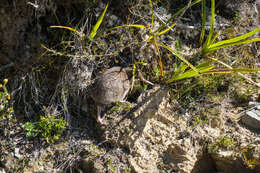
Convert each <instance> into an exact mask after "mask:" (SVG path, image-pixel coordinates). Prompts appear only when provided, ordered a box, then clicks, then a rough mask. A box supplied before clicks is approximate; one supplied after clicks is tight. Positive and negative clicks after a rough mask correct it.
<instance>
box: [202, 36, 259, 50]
mask: <svg viewBox="0 0 260 173" xmlns="http://www.w3.org/2000/svg"><path fill="white" fill-rule="evenodd" d="M258 41H260V38H253V39H248V40H242V41H238V42H234V43H228V44H223V45H220V46H214V47H210V48H207V49H206V50H205V53H206V54H207V53H210V52H212V51H215V50H218V49H221V48H224V47H228V46H236V45H240V44H247V43H252V42H258Z"/></svg>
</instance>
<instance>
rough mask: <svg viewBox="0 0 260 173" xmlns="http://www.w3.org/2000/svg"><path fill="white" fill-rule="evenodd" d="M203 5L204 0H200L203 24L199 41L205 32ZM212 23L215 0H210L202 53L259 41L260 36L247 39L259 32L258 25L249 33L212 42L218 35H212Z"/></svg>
mask: <svg viewBox="0 0 260 173" xmlns="http://www.w3.org/2000/svg"><path fill="white" fill-rule="evenodd" d="M205 6H206V0H202V11H203V12H202V26H203V28H202V32H201V37H200V38H201V42H202V40H203V39H204V33H205V21H206V12H205ZM214 25H215V0H211V25H210V31H209V35H208V36H207V39H206V41H205V43H204V45H203V47H202V54H203V55H206V54H209V53H211V52H213V51H216V50H218V49H221V48H224V47H228V46H235V45H240V44H247V43H252V42H258V41H260V38H253V39H248V38H249V37H251V36H252V35H254V34H256V33H257V32H260V27H258V28H256V29H255V30H253V31H251V32H249V33H246V34H244V35H241V36H237V37H234V38H232V39H228V40H223V41H219V42H217V43H214V42H215V39H216V38H217V37H218V34H216V35H215V36H214V37H213V32H214Z"/></svg>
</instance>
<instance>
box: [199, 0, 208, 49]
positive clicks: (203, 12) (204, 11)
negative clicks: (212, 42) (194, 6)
mask: <svg viewBox="0 0 260 173" xmlns="http://www.w3.org/2000/svg"><path fill="white" fill-rule="evenodd" d="M201 8H202V10H201V11H202V12H201V20H202V28H201V33H200V44H202V43H203V40H204V36H205V30H206V17H207V16H206V0H202V1H201Z"/></svg>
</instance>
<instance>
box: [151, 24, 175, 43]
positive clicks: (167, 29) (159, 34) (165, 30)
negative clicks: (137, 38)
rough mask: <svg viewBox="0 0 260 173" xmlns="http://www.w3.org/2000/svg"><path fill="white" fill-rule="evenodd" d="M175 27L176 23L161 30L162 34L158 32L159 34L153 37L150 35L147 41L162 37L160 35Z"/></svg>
mask: <svg viewBox="0 0 260 173" xmlns="http://www.w3.org/2000/svg"><path fill="white" fill-rule="evenodd" d="M175 25H176V23H174V24H173V25H172V26H170V27H168V28H166V29H165V30H163V31H162V32H159V33H157V34H155V35H151V36H150V37H149V38H148V41H150V40H151V39H152V38H153V37H156V36H159V35H162V34H164V33H166V32H168V31H169V30H170V29H172V28H173V27H174V26H175Z"/></svg>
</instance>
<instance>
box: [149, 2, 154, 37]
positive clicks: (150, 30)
mask: <svg viewBox="0 0 260 173" xmlns="http://www.w3.org/2000/svg"><path fill="white" fill-rule="evenodd" d="M149 4H150V7H151V10H152V21H151V27H150V29H149V34H150V33H151V32H152V30H153V25H154V24H153V21H154V16H153V4H152V1H151V0H149Z"/></svg>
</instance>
